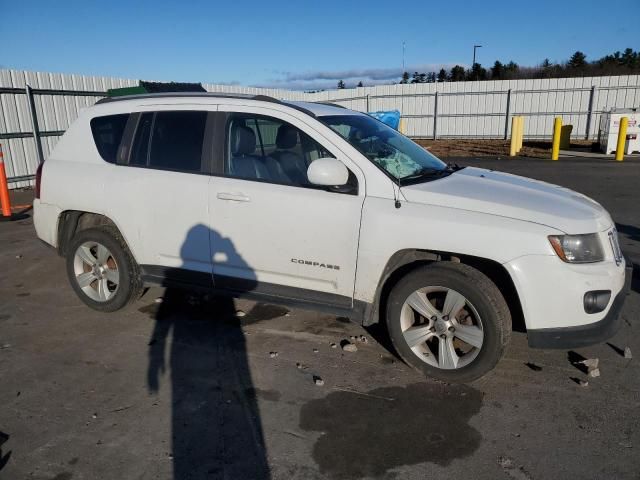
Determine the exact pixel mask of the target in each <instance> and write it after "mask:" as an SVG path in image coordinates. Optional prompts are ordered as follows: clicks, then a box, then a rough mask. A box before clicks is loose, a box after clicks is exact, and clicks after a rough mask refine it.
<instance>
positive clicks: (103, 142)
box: [91, 113, 129, 163]
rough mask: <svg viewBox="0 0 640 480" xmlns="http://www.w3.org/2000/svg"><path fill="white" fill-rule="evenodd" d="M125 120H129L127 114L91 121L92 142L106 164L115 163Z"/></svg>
mask: <svg viewBox="0 0 640 480" xmlns="http://www.w3.org/2000/svg"><path fill="white" fill-rule="evenodd" d="M127 120H129V114H128V113H124V114H120V115H107V116H105V117H96V118H93V119H91V133H93V140H94V142H96V148H97V149H98V153H99V154H100V156H101V157H102V158H103V160H105V161H106V162H109V163H116V155H117V153H118V147H119V146H120V141H121V140H122V134H123V133H124V129H125V127H126V126H127Z"/></svg>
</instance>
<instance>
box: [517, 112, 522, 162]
mask: <svg viewBox="0 0 640 480" xmlns="http://www.w3.org/2000/svg"><path fill="white" fill-rule="evenodd" d="M523 140H524V117H523V116H519V117H518V146H517V149H518V153H520V150H522V142H523Z"/></svg>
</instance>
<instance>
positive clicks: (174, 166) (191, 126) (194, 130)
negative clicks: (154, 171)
mask: <svg viewBox="0 0 640 480" xmlns="http://www.w3.org/2000/svg"><path fill="white" fill-rule="evenodd" d="M206 121H207V112H158V113H156V114H155V119H154V121H153V131H152V134H151V147H150V151H149V162H148V165H149V166H150V167H156V168H162V169H170V170H179V171H183V172H199V171H200V167H201V163H202V142H203V140H204V129H205V124H206ZM143 129H144V125H143ZM141 148H143V147H141Z"/></svg>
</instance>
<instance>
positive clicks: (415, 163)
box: [318, 115, 448, 181]
mask: <svg viewBox="0 0 640 480" xmlns="http://www.w3.org/2000/svg"><path fill="white" fill-rule="evenodd" d="M318 120H320V121H321V122H322V123H324V124H325V125H327V126H329V127H331V128H332V129H333V130H335V131H336V132H337V133H338V134H340V135H341V136H342V137H344V139H345V140H347V141H348V142H349V143H350V144H351V145H353V146H354V147H355V148H357V149H358V150H359V151H360V152H361V153H362V154H363V155H364V156H365V157H367V158H368V159H369V160H371V161H372V162H373V163H375V164H376V165H378V166H379V167H380V168H382V169H383V170H385V171H386V172H387V173H388V174H389V175H391V176H392V177H394V178H395V179H396V180H399V181H402V180H403V179H406V180H410V179H411V180H413V179H418V178H422V177H428V176H435V177H437V176H439V175H444V174H445V173H447V172H448V171H447V165H446V164H445V163H444V162H443V161H442V160H440V159H439V158H438V157H436V156H434V155H432V154H431V153H429V152H428V151H426V150H425V149H424V148H422V147H421V146H420V145H418V144H416V143H414V142H412V141H411V140H409V139H408V138H407V137H405V136H404V135H402V134H400V133H398V132H397V131H395V130H394V129H393V128H391V127H388V126H387V125H385V124H384V123H382V122H380V121H378V120H376V119H374V118H372V117H370V116H368V115H334V116H326V117H319V118H318Z"/></svg>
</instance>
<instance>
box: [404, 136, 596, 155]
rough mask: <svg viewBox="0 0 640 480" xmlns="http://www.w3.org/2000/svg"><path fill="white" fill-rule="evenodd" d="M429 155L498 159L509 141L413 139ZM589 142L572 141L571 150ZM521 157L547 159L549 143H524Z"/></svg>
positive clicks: (588, 145)
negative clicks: (427, 151) (429, 153)
mask: <svg viewBox="0 0 640 480" xmlns="http://www.w3.org/2000/svg"><path fill="white" fill-rule="evenodd" d="M414 141H415V142H416V143H418V144H419V145H422V146H423V147H425V148H426V149H427V150H429V151H430V152H431V153H433V154H434V155H436V156H437V157H440V158H447V157H500V156H508V155H509V146H510V141H509V140H496V139H493V140H483V139H468V140H467V139H442V140H426V139H415V140H414ZM591 145H592V142H591V141H590V140H572V141H571V148H582V149H584V148H589V147H591ZM518 155H519V156H521V157H532V158H549V157H550V155H551V142H550V141H542V140H539V141H537V140H530V141H525V142H523V144H522V150H520V153H519V154H518Z"/></svg>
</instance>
